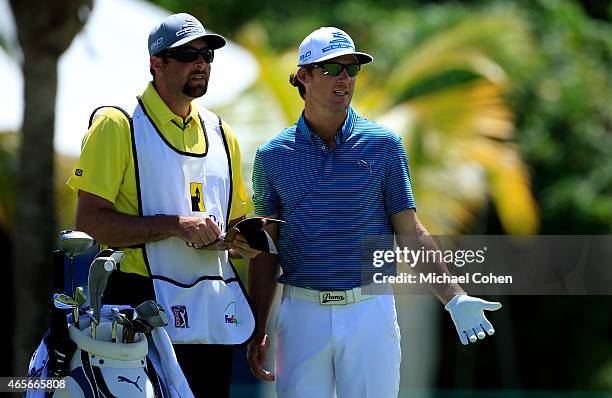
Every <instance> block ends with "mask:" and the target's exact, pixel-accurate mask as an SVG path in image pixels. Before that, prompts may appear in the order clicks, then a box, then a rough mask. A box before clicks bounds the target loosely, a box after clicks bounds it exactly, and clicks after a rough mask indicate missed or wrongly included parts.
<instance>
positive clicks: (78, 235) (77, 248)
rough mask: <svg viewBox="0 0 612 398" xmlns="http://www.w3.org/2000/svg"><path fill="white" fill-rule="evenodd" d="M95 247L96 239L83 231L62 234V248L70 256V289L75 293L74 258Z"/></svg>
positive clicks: (63, 232)
mask: <svg viewBox="0 0 612 398" xmlns="http://www.w3.org/2000/svg"><path fill="white" fill-rule="evenodd" d="M93 245H94V238H92V237H91V236H89V235H87V234H86V233H85V232H81V231H62V232H60V247H61V248H62V251H63V252H64V253H66V254H67V255H68V270H69V272H70V289H71V291H72V292H74V256H76V255H77V254H81V253H83V252H85V251H87V249H89V248H90V247H92V246H93Z"/></svg>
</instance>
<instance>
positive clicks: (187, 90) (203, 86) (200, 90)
mask: <svg viewBox="0 0 612 398" xmlns="http://www.w3.org/2000/svg"><path fill="white" fill-rule="evenodd" d="M206 90H208V79H204V80H203V81H202V83H198V81H193V80H191V79H190V80H189V81H188V82H187V83H185V85H184V86H183V94H185V95H186V96H188V97H191V98H200V97H201V96H203V95H204V94H206Z"/></svg>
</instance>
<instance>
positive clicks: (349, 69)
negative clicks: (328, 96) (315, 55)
mask: <svg viewBox="0 0 612 398" xmlns="http://www.w3.org/2000/svg"><path fill="white" fill-rule="evenodd" d="M312 67H313V68H321V69H323V74H324V75H330V76H338V75H339V74H340V73H342V71H343V70H344V69H346V73H348V75H349V76H350V77H355V76H357V74H358V73H359V71H360V70H361V65H359V64H348V65H345V64H339V63H337V62H327V63H324V64H314V65H312Z"/></svg>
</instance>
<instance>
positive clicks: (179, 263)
mask: <svg viewBox="0 0 612 398" xmlns="http://www.w3.org/2000/svg"><path fill="white" fill-rule="evenodd" d="M199 114H200V120H201V122H202V126H203V127H204V135H205V139H206V153H205V154H203V155H194V154H190V153H185V152H181V151H178V150H176V149H175V148H173V147H172V146H171V145H170V144H169V143H168V142H167V141H166V140H165V139H164V138H163V136H162V134H161V132H159V131H158V130H157V126H155V124H154V123H153V122H152V120H151V119H150V117H149V116H148V115H147V114H146V111H145V110H144V108H143V106H142V103H140V102H139V105H138V106H137V107H136V109H135V111H134V114H133V117H132V123H133V128H132V134H133V137H132V141H133V144H134V148H133V149H134V150H133V152H134V157H135V162H134V163H135V165H136V167H137V170H136V176H137V185H138V199H139V202H140V203H139V207H140V213H141V215H143V216H148V215H156V214H177V215H193V216H202V217H205V216H208V217H210V218H212V219H213V220H215V221H216V222H217V224H218V225H219V227H220V228H221V230H222V231H226V229H227V223H228V221H229V219H228V218H229V206H230V203H231V195H232V175H231V167H230V166H231V165H230V161H231V159H230V156H229V151H228V149H227V142H226V140H225V136H224V132H223V129H222V127H221V121H220V119H219V118H218V117H217V116H216V115H215V114H214V113H212V112H210V111H208V110H206V109H202V108H201V109H199ZM144 258H145V262H146V264H147V268H148V270H149V273H150V275H151V277H152V278H153V286H154V288H155V296H156V297H155V299H156V301H157V302H158V303H160V304H161V305H163V306H164V308H165V309H166V312H167V314H168V319H169V324H168V326H167V327H166V330H167V332H168V335H169V336H170V339H171V341H172V342H173V343H202V344H225V345H236V344H242V343H245V342H246V341H247V340H248V339H249V338H250V337H251V335H252V334H253V331H254V329H255V319H254V316H253V311H252V308H251V306H250V303H249V302H248V300H247V298H246V295H245V292H244V288H243V286H242V283H241V282H240V280H239V279H238V277H237V276H236V273H235V270H234V267H233V265H232V264H231V263H230V261H229V258H228V253H227V251H212V250H200V249H195V248H192V247H188V246H187V245H186V244H185V242H184V241H183V240H181V239H178V238H169V239H164V240H162V241H158V242H150V243H147V244H146V245H145V248H144Z"/></svg>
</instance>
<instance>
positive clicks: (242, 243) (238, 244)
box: [229, 233, 261, 258]
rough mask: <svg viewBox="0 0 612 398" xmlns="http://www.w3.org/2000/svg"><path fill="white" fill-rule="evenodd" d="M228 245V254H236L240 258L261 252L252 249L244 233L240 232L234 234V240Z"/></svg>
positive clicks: (254, 255) (253, 255)
mask: <svg viewBox="0 0 612 398" xmlns="http://www.w3.org/2000/svg"><path fill="white" fill-rule="evenodd" d="M229 246H230V256H231V255H232V254H238V255H240V256H241V257H242V258H255V257H257V256H258V255H259V254H260V253H261V252H260V251H259V250H257V249H253V248H252V247H251V246H249V244H248V242H247V241H246V239H245V237H244V235H242V234H241V233H238V234H236V236H235V237H234V240H233V241H232V242H231V243H230V244H229ZM232 252H234V253H232Z"/></svg>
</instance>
